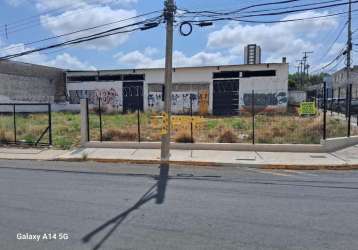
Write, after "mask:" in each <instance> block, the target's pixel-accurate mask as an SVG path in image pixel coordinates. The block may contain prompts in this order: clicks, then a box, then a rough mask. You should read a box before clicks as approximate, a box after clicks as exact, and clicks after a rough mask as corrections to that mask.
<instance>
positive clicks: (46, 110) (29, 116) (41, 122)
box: [0, 103, 52, 147]
mask: <svg viewBox="0 0 358 250" xmlns="http://www.w3.org/2000/svg"><path fill="white" fill-rule="evenodd" d="M51 123H52V121H51V104H50V103H0V146H1V145H28V146H35V147H37V146H50V145H52V125H51Z"/></svg>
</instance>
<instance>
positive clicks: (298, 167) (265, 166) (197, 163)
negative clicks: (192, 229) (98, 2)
mask: <svg viewBox="0 0 358 250" xmlns="http://www.w3.org/2000/svg"><path fill="white" fill-rule="evenodd" d="M55 161H66V162H84V161H83V160H82V159H79V158H67V159H61V158H58V159H56V160H55ZM86 161H93V162H98V163H122V164H137V165H145V164H150V165H156V164H158V165H159V164H160V163H161V161H160V160H131V159H98V158H88V159H87V160H86ZM169 163H170V164H173V165H183V166H192V167H231V168H239V167H248V168H258V169H264V170H358V164H347V163H345V164H336V165H304V164H301V165H297V164H267V163H253V164H249V163H243V164H240V163H217V162H201V161H169Z"/></svg>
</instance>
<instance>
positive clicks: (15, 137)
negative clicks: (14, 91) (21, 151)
mask: <svg viewBox="0 0 358 250" xmlns="http://www.w3.org/2000/svg"><path fill="white" fill-rule="evenodd" d="M0 106H12V113H13V130H14V140H13V141H10V142H7V143H5V145H30V146H35V147H37V146H52V116H51V103H0ZM16 106H47V114H48V125H47V127H46V128H45V130H44V131H43V132H42V133H41V135H40V137H39V138H38V139H37V140H36V142H35V143H26V142H22V141H18V140H17V131H16ZM46 133H49V136H48V143H41V140H42V138H43V137H44V136H45V134H46ZM1 144H3V143H0V145H1Z"/></svg>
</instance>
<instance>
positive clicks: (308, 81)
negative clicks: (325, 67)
mask: <svg viewBox="0 0 358 250" xmlns="http://www.w3.org/2000/svg"><path fill="white" fill-rule="evenodd" d="M326 76H329V74H327V73H320V74H316V75H310V76H309V77H307V76H303V75H301V74H299V73H294V74H289V75H288V88H289V89H290V90H302V89H305V88H306V87H308V86H312V85H317V84H321V83H323V81H324V80H323V79H324V77H326ZM301 77H302V81H303V86H302V84H301Z"/></svg>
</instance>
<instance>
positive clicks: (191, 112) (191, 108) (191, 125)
mask: <svg viewBox="0 0 358 250" xmlns="http://www.w3.org/2000/svg"><path fill="white" fill-rule="evenodd" d="M190 141H191V143H193V142H194V138H193V96H192V95H191V94H190Z"/></svg>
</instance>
